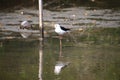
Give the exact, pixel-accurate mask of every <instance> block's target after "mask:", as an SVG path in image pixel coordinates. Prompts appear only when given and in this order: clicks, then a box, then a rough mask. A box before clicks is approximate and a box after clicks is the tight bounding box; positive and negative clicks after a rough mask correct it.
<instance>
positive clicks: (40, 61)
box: [38, 0, 44, 80]
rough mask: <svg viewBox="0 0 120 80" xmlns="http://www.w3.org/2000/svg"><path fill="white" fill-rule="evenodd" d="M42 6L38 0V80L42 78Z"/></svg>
mask: <svg viewBox="0 0 120 80" xmlns="http://www.w3.org/2000/svg"><path fill="white" fill-rule="evenodd" d="M42 9H43V6H42V0H39V30H41V39H40V49H39V74H38V77H39V80H42V63H43V61H42V58H43V41H44V27H43V10H42Z"/></svg>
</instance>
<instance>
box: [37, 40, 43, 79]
mask: <svg viewBox="0 0 120 80" xmlns="http://www.w3.org/2000/svg"><path fill="white" fill-rule="evenodd" d="M41 44H42V41H41V42H40V48H39V74H38V78H39V80H42V64H43V60H42V59H43V47H42V46H41Z"/></svg>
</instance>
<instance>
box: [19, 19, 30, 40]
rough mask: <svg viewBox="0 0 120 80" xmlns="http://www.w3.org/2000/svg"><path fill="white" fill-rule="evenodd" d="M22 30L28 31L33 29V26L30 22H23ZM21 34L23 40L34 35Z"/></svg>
mask: <svg viewBox="0 0 120 80" xmlns="http://www.w3.org/2000/svg"><path fill="white" fill-rule="evenodd" d="M20 29H23V30H24V31H27V30H30V29H32V25H31V24H30V23H29V22H28V21H23V22H21V24H20ZM20 34H21V36H22V37H23V38H28V37H29V36H30V35H31V34H32V33H27V32H20Z"/></svg>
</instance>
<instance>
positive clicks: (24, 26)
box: [20, 21, 32, 29]
mask: <svg viewBox="0 0 120 80" xmlns="http://www.w3.org/2000/svg"><path fill="white" fill-rule="evenodd" d="M31 28H32V25H31V24H30V23H29V22H28V21H22V22H21V24H20V29H31Z"/></svg>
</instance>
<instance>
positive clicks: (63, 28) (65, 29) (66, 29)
mask: <svg viewBox="0 0 120 80" xmlns="http://www.w3.org/2000/svg"><path fill="white" fill-rule="evenodd" d="M60 28H61V29H62V30H64V31H69V30H70V29H68V28H65V27H62V26H60Z"/></svg>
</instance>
